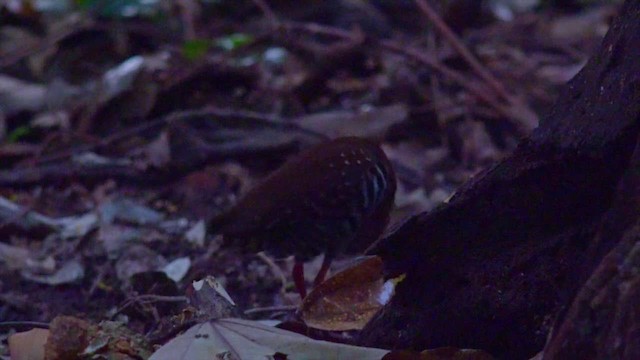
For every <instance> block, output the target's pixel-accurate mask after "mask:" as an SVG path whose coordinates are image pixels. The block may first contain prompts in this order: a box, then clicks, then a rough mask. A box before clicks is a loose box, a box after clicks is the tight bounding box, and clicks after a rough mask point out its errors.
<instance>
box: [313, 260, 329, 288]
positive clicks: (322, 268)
mask: <svg viewBox="0 0 640 360" xmlns="http://www.w3.org/2000/svg"><path fill="white" fill-rule="evenodd" d="M331 261H333V256H330V255H329V254H324V258H323V259H322V266H320V271H318V275H316V278H315V279H314V280H313V287H316V286H318V285H320V284H321V283H322V282H323V281H324V277H325V276H327V271H329V266H331Z"/></svg>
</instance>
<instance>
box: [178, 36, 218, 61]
mask: <svg viewBox="0 0 640 360" xmlns="http://www.w3.org/2000/svg"><path fill="white" fill-rule="evenodd" d="M211 45H212V44H211V41H209V40H207V39H194V40H189V41H187V42H185V43H184V44H183V45H182V54H183V55H184V57H186V58H187V59H189V60H197V59H200V58H202V57H203V56H204V55H205V54H206V53H207V51H209V49H210V48H211Z"/></svg>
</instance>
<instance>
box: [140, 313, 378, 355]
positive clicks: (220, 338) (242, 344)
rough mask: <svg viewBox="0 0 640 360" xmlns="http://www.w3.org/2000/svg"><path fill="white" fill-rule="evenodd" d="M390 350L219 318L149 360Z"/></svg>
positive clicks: (185, 334)
mask: <svg viewBox="0 0 640 360" xmlns="http://www.w3.org/2000/svg"><path fill="white" fill-rule="evenodd" d="M387 352H388V350H381V349H374V348H364V347H357V346H351V345H345V344H338V343H331V342H327V341H318V340H313V339H310V338H308V337H306V336H303V335H300V334H296V333H293V332H290V331H285V330H282V329H278V328H274V327H270V326H266V325H263V324H261V323H259V322H255V321H249V320H242V319H232V318H230V319H220V320H214V321H209V322H205V323H202V324H198V325H195V326H193V327H192V328H191V329H189V330H187V331H186V332H185V333H184V334H182V335H180V336H178V337H176V338H175V339H173V340H171V341H169V342H168V343H167V344H165V345H164V346H163V347H161V348H160V349H158V351H156V352H155V353H154V354H153V355H152V356H151V357H150V358H149V360H181V359H189V360H201V359H203V360H204V359H206V360H209V359H226V360H232V359H237V360H240V359H267V358H272V357H273V356H274V355H275V354H283V355H286V359H288V360H296V359H306V360H310V359H323V360H326V359H335V360H339V359H361V360H379V359H381V358H382V357H383V356H384V355H385V354H386V353H387Z"/></svg>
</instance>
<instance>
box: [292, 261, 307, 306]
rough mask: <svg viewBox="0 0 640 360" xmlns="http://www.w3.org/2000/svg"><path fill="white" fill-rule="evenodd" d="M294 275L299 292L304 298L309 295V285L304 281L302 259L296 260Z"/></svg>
mask: <svg viewBox="0 0 640 360" xmlns="http://www.w3.org/2000/svg"><path fill="white" fill-rule="evenodd" d="M292 275H293V283H294V284H295V285H296V289H297V290H298V294H300V298H301V299H304V298H305V297H306V296H307V286H306V285H305V283H304V263H303V262H302V261H298V260H296V261H295V263H294V265H293V273H292Z"/></svg>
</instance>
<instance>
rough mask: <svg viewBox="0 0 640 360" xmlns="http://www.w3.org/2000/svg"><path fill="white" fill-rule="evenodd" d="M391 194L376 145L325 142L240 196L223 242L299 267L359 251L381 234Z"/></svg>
mask: <svg viewBox="0 0 640 360" xmlns="http://www.w3.org/2000/svg"><path fill="white" fill-rule="evenodd" d="M395 190H396V181H395V175H394V173H393V169H392V167H391V164H390V163H389V160H388V159H387V157H386V156H385V154H384V152H383V151H382V150H381V149H380V148H379V147H378V146H377V145H375V144H373V143H371V142H369V141H367V140H364V139H360V138H355V137H348V138H340V139H336V140H332V141H329V142H326V143H323V144H320V145H317V146H315V147H313V148H311V149H309V150H308V151H306V152H304V153H302V154H300V155H299V156H297V157H296V158H294V159H292V160H290V161H288V162H287V163H286V164H285V165H283V166H282V167H281V168H280V169H278V170H276V171H275V172H274V173H272V174H271V175H270V176H268V177H267V178H266V179H265V180H264V181H263V182H262V183H261V184H259V185H258V186H256V187H255V188H254V189H252V190H251V191H250V192H249V193H247V195H246V196H245V197H244V198H243V199H242V200H241V201H240V202H239V204H238V206H237V207H236V209H234V210H235V217H236V219H234V221H233V222H232V224H231V225H232V226H229V227H228V228H227V231H226V232H225V236H227V235H228V236H234V237H236V238H243V239H245V240H248V239H251V242H256V241H257V242H259V243H260V245H261V247H262V248H264V249H265V250H267V251H270V252H272V253H274V254H275V255H276V256H287V255H290V254H294V255H296V256H297V257H298V258H301V259H303V260H304V259H307V258H310V257H312V256H315V255H318V254H320V253H322V252H327V253H328V254H329V255H331V256H333V255H335V254H337V253H339V252H344V251H349V252H351V251H360V250H363V248H364V247H366V246H367V245H369V243H371V242H373V241H374V240H375V239H376V238H377V236H379V234H380V233H381V232H382V231H383V230H384V227H385V225H386V223H387V221H388V215H389V211H390V209H391V206H392V204H393V198H394V194H395Z"/></svg>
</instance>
